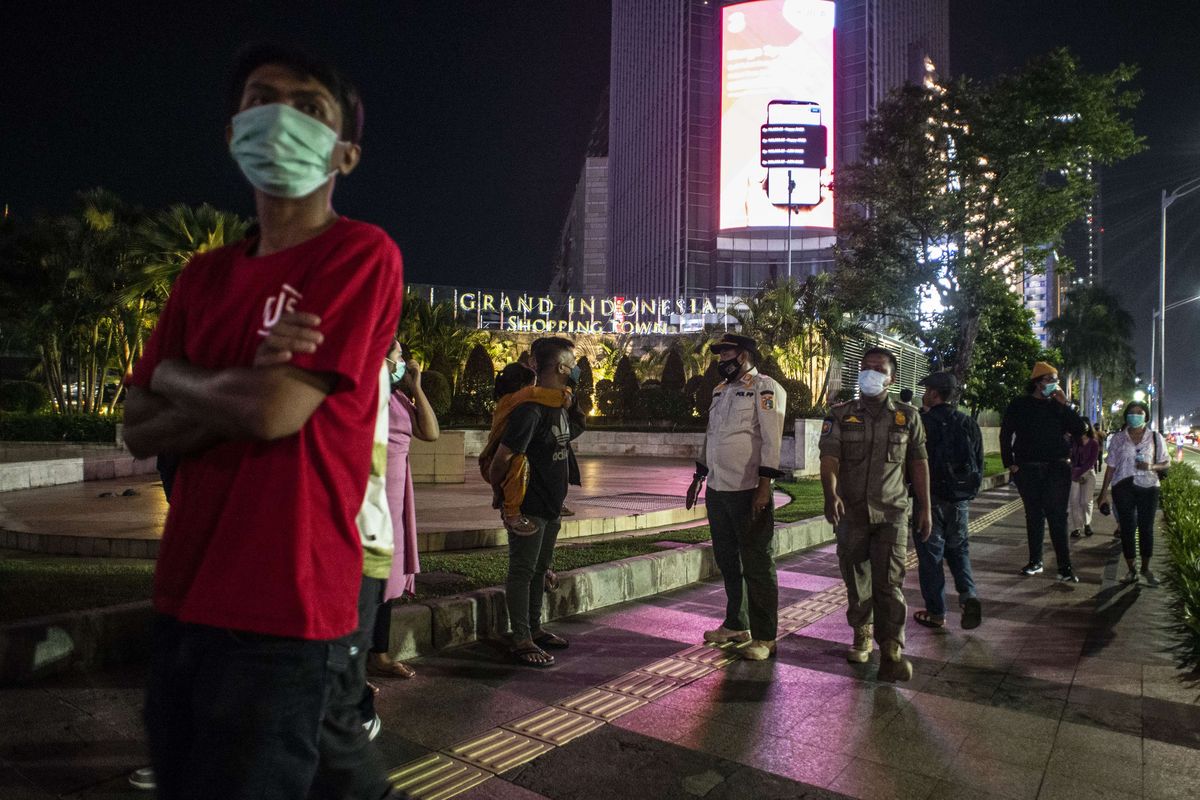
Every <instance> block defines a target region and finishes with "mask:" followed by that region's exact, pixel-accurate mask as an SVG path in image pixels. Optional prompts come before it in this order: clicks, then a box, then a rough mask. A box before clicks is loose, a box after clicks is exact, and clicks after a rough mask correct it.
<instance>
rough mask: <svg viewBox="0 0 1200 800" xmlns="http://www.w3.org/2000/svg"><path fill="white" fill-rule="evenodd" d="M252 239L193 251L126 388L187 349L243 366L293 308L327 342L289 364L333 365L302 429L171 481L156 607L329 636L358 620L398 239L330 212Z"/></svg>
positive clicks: (259, 628) (186, 463) (213, 365)
mask: <svg viewBox="0 0 1200 800" xmlns="http://www.w3.org/2000/svg"><path fill="white" fill-rule="evenodd" d="M249 246H250V243H247V242H239V243H238V244H234V245H231V246H229V247H224V248H221V249H220V250H214V251H212V252H210V253H203V254H200V255H197V256H195V257H194V258H193V259H192V260H191V262H190V263H189V264H188V266H187V268H186V269H184V271H183V272H182V273H181V274H180V276H179V278H178V279H177V280H176V282H175V286H174V288H173V289H172V292H171V297H170V299H169V300H168V301H167V305H166V308H165V309H164V310H163V314H162V317H161V318H160V319H159V321H158V326H157V327H156V328H155V329H154V334H153V335H152V336H151V337H150V341H149V342H148V343H147V344H146V350H145V354H144V355H143V356H142V358H141V359H140V360H139V361H138V362H137V364H136V366H135V367H134V370H133V374H132V376H131V378H130V380H129V383H130V385H133V386H143V387H148V386H149V384H150V378H151V376H152V375H153V373H154V368H155V366H156V365H157V364H158V363H159V362H160V361H163V360H166V359H173V358H185V359H187V360H188V361H189V362H191V363H192V364H195V365H197V366H200V367H205V368H207V369H221V368H225V367H246V366H250V365H251V363H252V362H253V359H254V353H255V351H256V350H257V349H258V346H259V343H260V342H261V341H262V333H261V332H262V331H264V330H265V329H266V328H267V327H269V326H270V325H272V324H273V323H274V322H275V320H277V319H278V318H279V315H280V314H281V313H283V312H286V311H293V310H294V311H308V312H312V313H314V314H317V315H318V316H319V317H320V318H321V325H320V330H321V332H322V333H323V334H324V336H325V340H324V342H323V343H322V344H321V345H320V347H318V348H317V351H316V352H315V353H312V354H297V355H295V356H293V358H292V362H291V363H292V364H293V365H295V366H297V367H300V368H302V369H306V370H310V371H313V372H319V373H325V374H330V375H333V376H334V378H335V385H334V388H333V391H332V392H331V393H330V394H329V395H328V396H327V397H326V398H325V400H323V401H322V402H321V405H320V406H318V407H317V410H316V411H315V412H314V413H313V415H312V416H311V417H310V418H309V420H308V422H306V423H305V424H304V427H303V428H301V429H300V431H299V433H297V434H294V435H292V436H288V437H285V438H283V439H278V440H276V441H272V442H260V441H249V440H243V441H229V442H224V443H222V444H219V445H217V446H216V447H213V448H211V449H209V450H207V451H205V452H203V453H201V454H199V455H197V456H193V457H188V458H185V459H183V461H182V463H181V464H180V467H179V472H178V474H177V476H176V479H175V485H174V487H173V488H172V490H171V509H170V512H169V514H168V515H167V523H166V529H165V531H164V533H163V540H162V547H161V549H160V551H159V558H158V568H157V571H156V572H155V576H154V604H155V607H156V608H157V609H158V610H159V611H161V612H163V613H164V614H169V615H171V616H173V617H176V618H177V619H179V620H182V621H184V622H194V623H200V624H203V625H212V626H216V627H221V628H234V629H238V630H245V631H253V632H256V633H266V634H272V635H276V636H292V637H299V638H304V639H332V638H336V637H339V636H344V635H345V634H347V633H349V632H350V631H352V630H354V628H355V627H356V626H357V621H358V615H357V599H358V590H359V583H360V581H361V579H362V546H361V543H360V540H359V535H358V529H357V527H356V525H355V516H356V514H357V513H358V509H359V506H361V504H362V500H363V494H364V492H365V490H366V486H367V475H368V472H369V469H370V464H371V448H372V442H373V436H374V431H375V415H376V412H377V407H376V399H377V395H378V392H379V368H380V365H381V364H382V363H383V359H384V356H385V355H387V349H388V344H389V341H390V337H391V336H392V335H394V332H395V330H396V325H397V321H398V319H399V316H400V304H401V295H402V287H403V278H402V268H401V262H400V251H399V249H397V247H396V245H395V243H394V242H393V241H392V240H391V239H390V238H388V236H387V234H386V233H384V232H383V231H382V230H380V229H379V228H376V227H375V226H373V225H368V224H366V223H362V222H355V221H353V220H348V219H345V218H342V219H339V220H338V221H337V222H335V223H334V224H333V226H332V227H331V228H330V229H329V230H327V231H325V232H324V233H322V234H320V235H319V236H317V237H315V238H313V239H310V240H308V241H306V242H303V243H301V244H299V245H296V246H295V247H292V248H289V249H287V250H284V251H282V252H279V253H273V254H271V255H268V256H263V257H261V258H251V257H248V256H247V255H246V251H247V249H248V248H249Z"/></svg>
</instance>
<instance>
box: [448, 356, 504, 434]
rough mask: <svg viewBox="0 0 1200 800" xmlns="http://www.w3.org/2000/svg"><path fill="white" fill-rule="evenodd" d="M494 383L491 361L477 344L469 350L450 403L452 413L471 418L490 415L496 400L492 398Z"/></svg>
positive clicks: (494, 376)
mask: <svg viewBox="0 0 1200 800" xmlns="http://www.w3.org/2000/svg"><path fill="white" fill-rule="evenodd" d="M495 383H496V371H495V369H493V368H492V359H491V357H490V356H489V355H488V354H487V350H485V349H484V347H483V345H481V344H477V345H475V346H474V347H473V348H471V353H470V355H468V356H467V364H466V366H465V367H464V368H463V375H462V380H460V381H459V382H458V390H457V392H456V393H455V395H454V402H453V403H452V407H453V409H454V412H455V413H456V414H463V415H467V416H472V417H483V416H486V415H488V414H490V413H492V410H493V409H494V408H495V407H496V400H495V398H494V397H493V396H492V394H493V390H494V389H495Z"/></svg>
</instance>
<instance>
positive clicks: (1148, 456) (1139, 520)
mask: <svg viewBox="0 0 1200 800" xmlns="http://www.w3.org/2000/svg"><path fill="white" fill-rule="evenodd" d="M1124 417H1125V427H1123V428H1122V429H1121V430H1120V431H1118V432H1117V433H1115V434H1113V437H1112V441H1111V443H1110V444H1109V449H1108V469H1107V470H1105V472H1104V486H1103V487H1102V488H1101V489H1100V498H1099V499H1100V506H1101V507H1103V506H1105V505H1106V504H1107V503H1108V500H1109V494H1108V490H1109V486H1110V485H1111V486H1112V500H1113V503H1114V505H1115V506H1116V512H1117V524H1118V525H1119V526H1120V529H1121V549H1122V550H1123V551H1124V553H1125V563H1126V564H1127V565H1128V566H1129V574H1128V575H1126V576H1125V578H1124V581H1123V582H1124V583H1135V582H1136V581H1137V579H1138V573H1137V571H1136V570H1135V569H1134V565H1133V561H1134V556H1135V555H1136V550H1135V548H1134V536H1135V535H1136V536H1137V544H1138V546H1139V547H1140V549H1141V553H1142V580H1143V581H1145V583H1146V585H1148V586H1158V578H1156V577H1155V576H1154V573H1153V572H1151V571H1150V556H1151V555H1152V554H1153V552H1154V515H1155V514H1156V513H1157V512H1158V484H1159V481H1158V478H1159V474H1160V473H1161V472H1163V471H1165V470H1166V469H1167V468H1168V467H1169V466H1170V463H1171V459H1170V455H1169V454H1168V452H1167V446H1166V442H1164V441H1163V437H1162V435H1161V434H1159V433H1158V432H1157V431H1154V430H1151V428H1150V427H1149V426H1148V425H1147V424H1146V423H1147V420H1148V419H1149V418H1150V409H1149V408H1148V407H1147V406H1146V405H1145V404H1144V403H1140V402H1138V401H1136V400H1135V401H1134V402H1132V403H1130V404H1129V405H1127V406H1125V414H1124Z"/></svg>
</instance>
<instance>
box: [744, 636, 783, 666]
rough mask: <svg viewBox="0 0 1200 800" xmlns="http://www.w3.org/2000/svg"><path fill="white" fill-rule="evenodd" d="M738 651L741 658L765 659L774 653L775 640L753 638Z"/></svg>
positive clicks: (748, 659)
mask: <svg viewBox="0 0 1200 800" xmlns="http://www.w3.org/2000/svg"><path fill="white" fill-rule="evenodd" d="M738 652H739V653H741V654H742V658H744V659H746V660H747V661H766V660H767V659H768V658H770V657H771V656H773V655H775V640H774V639H772V640H771V641H769V642H768V641H764V640H762V639H754V640H752V641H751V642H750V644H748V645H746V646H745V647H743V648H741V649H740V650H739V651H738Z"/></svg>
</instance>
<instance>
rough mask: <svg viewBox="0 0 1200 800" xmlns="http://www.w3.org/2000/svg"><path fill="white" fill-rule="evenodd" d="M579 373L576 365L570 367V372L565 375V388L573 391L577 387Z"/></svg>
mask: <svg viewBox="0 0 1200 800" xmlns="http://www.w3.org/2000/svg"><path fill="white" fill-rule="evenodd" d="M579 373H580V369H579V365H578V364H576V365H575V366H573V367H571V371H570V372H568V373H567V386H570V387H571V388H572V389H574V388H575V387H576V386H578V385H579Z"/></svg>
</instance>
